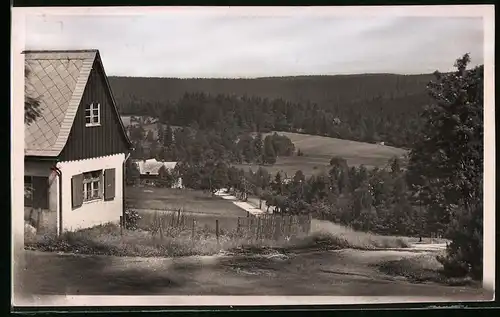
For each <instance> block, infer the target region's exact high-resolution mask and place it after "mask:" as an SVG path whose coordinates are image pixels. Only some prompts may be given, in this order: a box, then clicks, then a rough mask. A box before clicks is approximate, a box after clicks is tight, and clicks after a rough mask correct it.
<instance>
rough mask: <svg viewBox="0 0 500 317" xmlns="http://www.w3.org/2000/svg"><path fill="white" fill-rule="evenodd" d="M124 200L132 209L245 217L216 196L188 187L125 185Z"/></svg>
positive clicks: (242, 211)
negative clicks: (182, 211) (180, 210)
mask: <svg viewBox="0 0 500 317" xmlns="http://www.w3.org/2000/svg"><path fill="white" fill-rule="evenodd" d="M126 202H127V204H128V205H129V206H130V207H131V208H134V209H150V210H172V211H173V210H178V209H180V208H182V209H183V210H184V212H188V213H197V214H207V215H218V216H230V217H246V212H245V211H244V210H243V209H241V208H238V207H237V206H235V205H234V204H233V203H231V202H230V201H226V200H224V199H222V198H220V197H218V196H215V195H211V194H210V193H204V192H202V191H196V190H190V189H172V188H157V187H127V189H126Z"/></svg>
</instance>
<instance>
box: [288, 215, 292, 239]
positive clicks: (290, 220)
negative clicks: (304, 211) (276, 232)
mask: <svg viewBox="0 0 500 317" xmlns="http://www.w3.org/2000/svg"><path fill="white" fill-rule="evenodd" d="M292 221H293V216H292V215H290V216H288V237H292Z"/></svg>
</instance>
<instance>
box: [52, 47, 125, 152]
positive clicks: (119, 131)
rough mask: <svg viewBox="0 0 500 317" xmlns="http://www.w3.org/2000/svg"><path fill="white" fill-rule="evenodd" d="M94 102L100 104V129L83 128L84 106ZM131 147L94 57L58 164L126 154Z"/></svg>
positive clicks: (98, 62) (99, 64) (98, 60)
mask: <svg viewBox="0 0 500 317" xmlns="http://www.w3.org/2000/svg"><path fill="white" fill-rule="evenodd" d="M93 102H98V103H99V104H100V125H98V126H91V127H86V125H85V106H86V105H88V104H91V103H93ZM129 150H130V143H129V141H128V139H127V136H126V133H125V131H124V130H123V126H122V124H121V122H120V117H119V115H118V113H117V111H116V110H115V106H114V100H113V97H112V95H111V94H110V89H109V85H108V83H107V79H106V74H105V73H104V69H103V67H102V64H101V61H100V57H99V55H97V57H96V59H95V61H94V64H93V65H92V70H91V72H90V75H89V79H88V81H87V85H86V87H85V91H84V93H83V96H82V100H81V102H80V106H79V107H78V111H77V113H76V116H75V120H74V122H73V126H72V127H71V132H70V134H69V137H68V141H67V143H66V145H65V146H64V149H63V150H62V152H61V154H60V156H59V160H61V161H72V160H81V159H87V158H94V157H101V156H107V155H113V154H117V153H126V152H128V151H129Z"/></svg>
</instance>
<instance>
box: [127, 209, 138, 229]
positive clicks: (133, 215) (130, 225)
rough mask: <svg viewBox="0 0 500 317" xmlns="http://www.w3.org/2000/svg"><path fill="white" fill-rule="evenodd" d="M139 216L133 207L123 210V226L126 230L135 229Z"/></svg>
mask: <svg viewBox="0 0 500 317" xmlns="http://www.w3.org/2000/svg"><path fill="white" fill-rule="evenodd" d="M140 219H141V216H140V215H139V213H138V212H137V210H135V209H130V208H127V209H126V210H125V228H127V229H128V230H137V228H138V227H137V223H138V221H139V220H140Z"/></svg>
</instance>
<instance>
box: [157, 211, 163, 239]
mask: <svg viewBox="0 0 500 317" xmlns="http://www.w3.org/2000/svg"><path fill="white" fill-rule="evenodd" d="M158 220H159V225H160V241H163V216H160V218H159V219H158Z"/></svg>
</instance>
